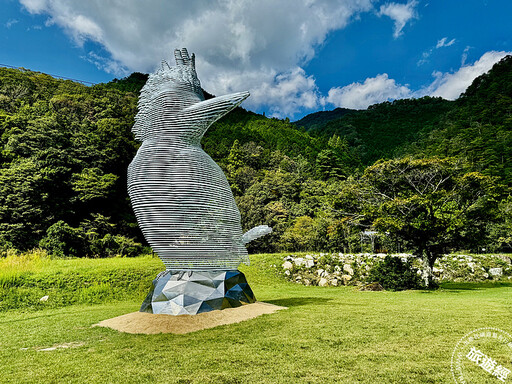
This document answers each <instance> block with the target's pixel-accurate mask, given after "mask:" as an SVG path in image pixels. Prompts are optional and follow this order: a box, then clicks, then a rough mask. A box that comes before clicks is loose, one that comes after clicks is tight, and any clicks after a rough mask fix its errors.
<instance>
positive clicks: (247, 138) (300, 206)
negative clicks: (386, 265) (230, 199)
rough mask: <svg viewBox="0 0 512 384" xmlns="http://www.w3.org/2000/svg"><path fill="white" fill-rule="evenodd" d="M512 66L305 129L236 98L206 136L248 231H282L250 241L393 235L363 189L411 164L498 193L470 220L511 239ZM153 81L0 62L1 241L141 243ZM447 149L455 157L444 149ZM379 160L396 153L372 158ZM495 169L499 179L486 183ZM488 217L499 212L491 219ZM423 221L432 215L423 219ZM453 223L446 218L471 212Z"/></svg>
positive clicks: (118, 247)
mask: <svg viewBox="0 0 512 384" xmlns="http://www.w3.org/2000/svg"><path fill="white" fill-rule="evenodd" d="M511 65H512V59H511V58H510V57H508V58H506V59H504V60H502V61H501V62H500V63H499V64H497V65H496V66H495V67H494V68H493V70H492V71H491V72H490V73H489V74H486V75H483V76H481V77H479V78H478V79H476V80H475V82H474V83H473V85H472V86H471V87H469V88H468V90H467V91H466V93H465V94H464V95H463V96H462V97H461V98H460V99H458V100H457V101H455V102H450V101H446V100H442V99H439V98H428V97H427V98H422V99H417V100H397V101H395V102H393V103H382V104H377V105H374V106H372V107H370V108H369V109H368V110H366V111H347V110H335V111H333V113H331V114H329V113H327V114H326V112H321V113H319V114H314V115H313V116H310V117H309V118H308V117H306V118H305V119H302V120H301V121H303V122H306V123H307V124H306V125H307V127H308V128H309V129H305V128H300V129H298V128H297V126H296V125H294V124H291V123H290V122H289V121H288V119H286V120H278V119H269V118H266V117H265V116H262V115H258V114H255V113H252V112H248V111H245V110H244V109H242V108H237V109H235V110H234V111H233V112H232V113H230V114H228V115H227V116H225V117H224V118H223V119H221V120H219V121H218V122H217V123H215V124H214V125H213V126H212V127H211V128H210V129H209V130H208V132H207V133H206V135H205V137H204V138H203V140H202V145H203V147H204V149H205V151H206V152H207V153H209V154H210V156H212V158H213V159H214V160H215V161H217V162H218V163H219V165H220V166H221V167H222V168H223V170H224V172H225V173H226V175H227V178H228V181H229V182H230V184H231V187H232V190H233V193H234V195H235V199H236V200H237V203H238V205H239V208H240V211H241V214H242V225H243V227H244V228H243V229H244V230H248V229H250V228H252V227H254V226H256V225H261V224H268V225H270V226H272V227H273V228H274V232H273V233H272V234H271V235H269V236H266V237H264V238H262V239H259V240H257V241H255V242H254V243H251V244H250V247H251V248H250V250H251V251H276V250H290V251H292V250H308V249H310V250H333V251H354V250H360V249H361V231H362V230H365V229H369V228H372V227H373V226H375V225H377V226H379V228H386V231H388V232H389V233H393V230H394V229H393V228H394V227H393V226H392V225H391V224H392V223H393V222H389V223H391V224H390V225H391V226H390V227H389V228H388V227H386V226H385V225H384V224H383V223H388V222H387V221H383V220H384V218H385V217H392V215H391V213H390V212H387V211H386V212H384V211H380V210H379V209H380V208H379V209H374V208H372V207H373V206H374V205H372V204H377V203H376V202H375V200H372V199H371V198H368V196H369V191H370V189H369V188H370V187H371V186H372V185H379V184H378V183H377V182H376V179H375V177H374V176H372V178H369V177H370V176H369V175H373V174H379V175H385V174H383V173H379V172H377V170H380V169H396V167H403V166H405V167H407V169H408V172H413V171H412V170H414V172H413V173H411V175H413V176H411V177H413V179H414V178H418V177H419V179H418V180H424V176H425V175H426V174H434V173H435V174H441V173H442V172H445V169H451V171H450V172H451V173H450V175H451V176H450V177H452V179H453V180H454V181H453V183H452V184H450V185H452V186H453V185H464V186H465V185H467V186H468V188H473V189H475V191H477V192H478V191H480V189H481V191H482V193H481V196H484V195H485V196H489V198H490V197H491V196H492V199H491V200H492V201H494V202H495V204H496V207H494V208H492V207H491V206H490V205H489V204H490V203H489V201H491V200H489V201H487V200H486V201H487V202H486V203H485V204H484V203H481V206H486V207H488V208H486V209H487V210H486V212H487V213H488V215H487V216H486V218H485V220H487V221H482V220H484V219H482V217H481V216H478V215H477V214H476V213H475V212H476V211H471V210H470V212H473V214H474V217H473V222H472V223H473V224H475V220H476V218H477V216H478V220H480V222H479V223H480V224H478V225H476V224H475V225H473V228H477V227H478V231H479V233H480V235H481V236H480V237H481V241H480V243H483V244H485V246H486V247H488V248H492V247H494V249H498V248H499V247H506V246H508V245H507V244H509V243H512V239H510V238H509V237H507V236H508V235H507V234H508V233H510V232H511V229H512V228H511V225H512V200H511V199H509V198H507V196H508V189H507V188H509V187H510V185H511V182H512V169H511V167H510V166H509V164H508V159H510V157H511V154H512V153H511V149H510V147H511V144H512V136H511V134H510V130H511V117H510V113H511V108H512V101H511V100H512V99H511V98H512V89H511V81H510V80H512V79H511V76H512V68H511ZM146 79H147V75H144V74H138V73H135V74H132V75H131V76H129V77H127V78H125V79H120V80H117V79H116V80H114V81H112V82H110V83H108V84H99V85H95V86H93V87H87V86H84V85H81V84H77V83H74V82H71V81H65V80H58V79H54V78H52V77H50V76H48V75H45V74H41V73H36V72H31V71H26V70H13V69H5V68H0V252H2V250H4V251H5V250H6V249H8V248H16V249H20V250H24V249H29V248H32V247H37V246H39V247H43V248H46V249H48V250H49V251H50V252H51V253H54V254H63V255H75V256H109V255H114V254H132V253H136V252H138V251H140V246H141V244H143V243H144V239H143V238H142V236H141V234H140V232H139V230H138V228H137V224H136V220H135V218H134V215H133V212H132V210H131V207H130V204H129V199H128V195H127V191H126V169H127V166H128V164H129V163H130V161H131V160H132V158H133V156H134V155H135V153H136V150H137V148H138V146H139V144H140V143H137V142H136V141H134V138H133V134H132V133H131V127H132V125H133V119H134V116H135V114H136V111H137V97H138V96H137V95H138V92H139V91H140V89H141V87H142V86H143V84H144V83H145V81H146ZM207 96H209V94H207ZM332 117H334V119H333V120H329V119H331V118H332ZM326 120H329V121H326ZM322 121H324V122H322ZM410 156H413V157H414V158H416V159H422V158H424V161H423V160H422V161H420V162H417V161H416V160H412V158H411V157H410ZM446 156H451V157H454V158H453V159H449V160H447V161H448V163H446V162H443V161H444V160H443V161H441V160H439V158H443V157H446ZM382 158H384V159H391V158H399V159H397V160H391V161H390V162H385V163H383V162H382V161H380V162H378V163H377V164H376V165H374V166H373V168H372V167H369V166H370V165H372V164H373V163H374V161H377V160H379V159H382ZM440 164H441V165H442V166H441V165H440ZM445 164H450V166H448V167H447V166H446V165H445ZM474 171H478V172H480V173H471V172H474ZM372 172H374V173H372ZM375 172H376V173H375ZM429 172H430V173H429ZM432 172H433V173H432ZM436 172H437V173H436ZM390 175H391V176H392V175H393V174H392V173H391V174H390ZM486 175H487V176H486ZM488 176H496V178H495V179H493V180H494V181H493V182H492V183H490V181H489V180H491V179H489V178H488ZM379 177H384V176H379ZM386 177H387V176H386ZM369 180H371V182H370V181H369ZM397 180H398V179H397ZM414 180H416V179H414ZM389 182H390V183H391V184H392V185H395V184H393V183H395V181H393V180H390V181H389ZM500 183H504V185H503V186H501V187H499V188H498V187H497V188H493V189H492V191H491V188H490V187H489V186H490V185H491V184H493V185H496V186H499V185H500ZM391 184H390V185H391ZM396 185H397V187H393V188H395V189H393V191H394V192H393V193H396V196H405V195H404V193H406V191H405V190H404V191H400V190H396V188H399V189H400V188H402V187H400V185H402V184H400V183H398V184H396ZM484 187H485V188H484ZM372 188H374V187H372ZM404 188H405V187H404ZM450 188H451V187H450ZM479 188H480V189H479ZM484 189H485V191H486V192H484ZM458 192H459V191H457V190H455V189H450V190H449V191H445V192H443V193H449V194H451V195H450V196H451V197H450V199H451V200H449V201H452V203H450V204H455V202H457V204H459V203H460V202H461V199H462V198H463V197H461V196H462V195H457V193H458ZM407 193H409V192H407ZM436 193H437V192H436ZM454 194H455V195H454ZM436 196H437V195H436ZM464 196H466V197H464V198H467V196H469V194H466V195H464ZM479 196H480V195H479ZM434 197H435V196H434V195H429V196H420V197H418V196H413V197H411V199H417V198H421V199H422V201H423V203H424V206H425V207H427V208H428V204H427V203H428V202H430V201H434ZM436 198H437V197H436ZM425 199H426V200H425ZM404 201H405V200H404ZM435 201H437V200H435ZM441 201H444V200H442V199H441ZM447 201H448V200H447ZM479 201H480V200H479ZM423 203H422V204H423ZM368 204H370V205H368ZM379 204H381V202H379ZM404 204H405V202H404ZM479 204H480V203H479ZM498 205H499V206H498ZM422 206H423V205H422ZM382 207H388V208H385V209H389V207H390V206H389V204H388V205H383V206H382ZM415 207H416V208H415V209H418V205H416V206H415ZM489 207H491V208H489ZM427 208H425V209H427ZM382 209H384V208H382ZM428 209H430V208H428ZM439 209H440V210H441V211H442V212H446V209H450V210H452V211H453V209H455V208H454V206H451V208H449V207H448V208H447V207H443V206H440V208H439ZM472 209H473V208H472ZM450 212H451V211H450ZM468 212H469V211H468ZM390 215H391V216H390ZM418 215H419V216H418V217H423V216H421V215H420V214H418ZM442 215H444V216H442V217H444V218H445V219H446V217H448V216H446V213H443V214H442ZM492 217H498V218H499V220H498V221H497V222H496V223H495V224H493V222H491V221H492V220H494V219H492ZM445 219H443V220H445ZM491 219H492V220H491ZM386 220H387V219H386ZM428 220H429V219H428V217H427V216H425V219H424V222H421V225H425V223H428ZM468 220H469V219H468ZM389 223H388V224H389ZM457 223H458V224H453V223H452V224H450V225H451V227H450V228H452V229H453V228H459V227H460V225H463V224H462V223H464V222H463V221H462V220H459V221H458V222H457ZM466 223H467V222H466ZM486 223H488V225H487V224H486ZM386 225H387V224H386ZM437 225H438V227H437V228H440V229H439V232H440V233H442V231H443V229H442V228H443V227H442V226H441V227H439V225H440V224H439V222H438V224H437ZM457 225H458V226H459V227H457ZM464 225H466V224H464ZM427 227H428V226H427ZM466 227H467V228H469V227H468V226H467V225H466ZM466 227H465V228H466ZM459 229H460V228H459ZM402 232H403V231H402ZM402 232H400V233H402ZM397 233H399V232H397ZM403 233H405V232H403ZM411 233H412V232H411ZM415 233H416V232H415ZM397 236H398V237H393V236H388V237H386V238H383V239H381V241H380V246H381V247H384V248H387V249H389V250H394V249H397V248H396V247H400V244H401V246H402V247H403V246H407V244H408V243H407V241H405V240H403V238H402V240H400V239H401V238H400V236H401V235H397ZM455 238H456V237H451V238H450V239H452V240H453V239H455ZM459 238H462V236H459ZM465 238H466V239H467V238H468V236H466V237H465ZM400 241H401V243H400ZM443 244H444V245H443V246H449V247H460V243H458V245H457V243H456V242H451V243H450V242H445V243H443ZM480 245H481V244H477V243H474V244H473V243H471V244H469V243H467V247H477V246H480ZM402 249H403V248H402Z"/></svg>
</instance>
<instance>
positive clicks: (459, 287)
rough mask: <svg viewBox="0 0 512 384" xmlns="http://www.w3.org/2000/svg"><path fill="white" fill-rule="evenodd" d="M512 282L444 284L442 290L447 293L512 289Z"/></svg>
mask: <svg viewBox="0 0 512 384" xmlns="http://www.w3.org/2000/svg"><path fill="white" fill-rule="evenodd" d="M511 287H512V282H507V281H489V282H482V283H442V284H441V289H443V290H445V291H453V292H456V291H472V290H478V289H483V288H511Z"/></svg>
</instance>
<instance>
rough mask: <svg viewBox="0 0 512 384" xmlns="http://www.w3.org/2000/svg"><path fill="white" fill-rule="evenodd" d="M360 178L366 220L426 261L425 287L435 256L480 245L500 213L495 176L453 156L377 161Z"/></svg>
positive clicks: (430, 274) (430, 277)
mask: <svg viewBox="0 0 512 384" xmlns="http://www.w3.org/2000/svg"><path fill="white" fill-rule="evenodd" d="M361 181H362V187H361V188H362V194H361V197H362V201H363V209H364V213H365V215H366V218H367V219H369V221H370V223H371V225H372V226H373V227H374V228H375V229H376V230H377V231H380V232H382V233H386V234H387V235H388V236H390V237H394V238H398V239H400V240H402V241H403V242H405V244H406V246H407V247H408V248H409V249H411V250H412V251H413V253H414V254H415V255H416V256H417V257H419V258H421V259H422V260H423V264H424V269H425V271H426V273H425V275H424V279H425V284H426V285H427V286H428V285H430V284H431V282H432V268H433V266H434V263H435V261H436V259H437V258H438V257H439V256H441V255H442V254H443V253H444V252H445V251H446V250H448V249H450V248H453V247H457V248H462V249H468V248H474V247H476V246H478V245H479V244H481V243H482V241H485V239H486V231H487V227H488V223H489V222H490V221H492V220H494V219H495V217H496V215H497V207H498V199H497V198H498V196H499V187H498V186H497V185H496V180H495V179H493V178H491V177H489V176H485V175H482V174H481V173H478V172H466V171H465V170H464V168H463V167H462V164H460V162H457V161H456V160H454V159H439V158H428V159H412V158H409V157H407V158H403V159H396V160H389V161H382V162H377V163H376V164H375V165H373V166H371V167H368V168H367V169H366V170H365V172H364V175H363V177H362V180H361Z"/></svg>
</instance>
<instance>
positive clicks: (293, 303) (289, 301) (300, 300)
mask: <svg viewBox="0 0 512 384" xmlns="http://www.w3.org/2000/svg"><path fill="white" fill-rule="evenodd" d="M331 300H332V299H326V298H324V297H288V298H285V299H276V300H265V303H269V304H274V305H280V306H282V307H300V306H302V305H318V304H325V303H326V302H328V301H331Z"/></svg>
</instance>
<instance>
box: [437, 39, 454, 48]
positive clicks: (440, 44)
mask: <svg viewBox="0 0 512 384" xmlns="http://www.w3.org/2000/svg"><path fill="white" fill-rule="evenodd" d="M447 40H448V38H447V37H443V38H442V39H441V40H438V41H437V44H436V48H441V47H449V46H450V45H453V44H454V43H455V39H451V40H450V41H448V42H446V41H447Z"/></svg>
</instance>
